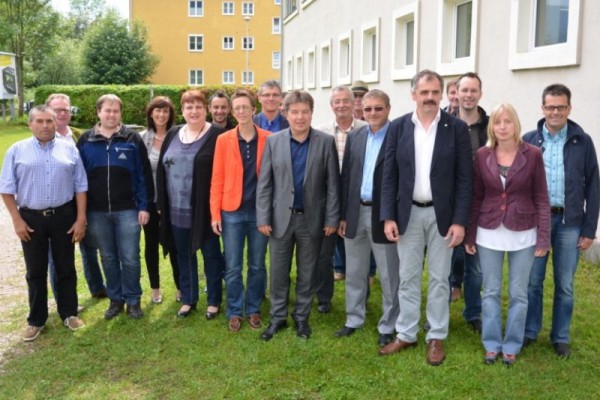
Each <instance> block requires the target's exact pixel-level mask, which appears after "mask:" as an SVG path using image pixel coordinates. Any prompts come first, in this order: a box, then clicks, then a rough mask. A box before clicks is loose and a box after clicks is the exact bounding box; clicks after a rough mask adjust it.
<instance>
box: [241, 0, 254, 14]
mask: <svg viewBox="0 0 600 400" xmlns="http://www.w3.org/2000/svg"><path fill="white" fill-rule="evenodd" d="M242 15H254V3H252V2H246V1H245V2H243V3H242Z"/></svg>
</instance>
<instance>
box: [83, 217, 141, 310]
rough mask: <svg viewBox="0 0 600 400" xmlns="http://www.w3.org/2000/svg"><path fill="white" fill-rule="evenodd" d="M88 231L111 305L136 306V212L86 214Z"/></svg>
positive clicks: (137, 228) (137, 289)
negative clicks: (120, 303) (102, 272)
mask: <svg viewBox="0 0 600 400" xmlns="http://www.w3.org/2000/svg"><path fill="white" fill-rule="evenodd" d="M88 230H89V234H90V235H91V236H92V240H93V243H95V244H96V245H97V246H98V249H99V250H100V258H101V260H102V267H103V268H104V276H105V277H106V291H107V293H108V297H109V298H110V299H111V300H113V301H124V302H125V303H127V304H129V305H132V304H137V303H139V302H140V298H141V296H142V287H141V285H140V273H141V271H140V268H141V267H140V231H141V228H140V225H139V223H138V212H137V210H125V211H115V212H98V211H90V212H88Z"/></svg>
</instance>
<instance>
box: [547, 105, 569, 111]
mask: <svg viewBox="0 0 600 400" xmlns="http://www.w3.org/2000/svg"><path fill="white" fill-rule="evenodd" d="M543 108H544V110H546V111H549V112H554V111H560V112H565V111H567V109H568V108H569V106H564V105H563V106H543Z"/></svg>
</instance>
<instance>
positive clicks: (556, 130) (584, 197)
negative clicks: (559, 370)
mask: <svg viewBox="0 0 600 400" xmlns="http://www.w3.org/2000/svg"><path fill="white" fill-rule="evenodd" d="M542 112H543V114H544V118H542V119H541V120H540V121H539V122H538V126H537V129H536V130H534V131H531V132H529V133H527V134H526V135H525V136H524V137H523V140H524V141H525V142H528V143H531V144H533V145H535V146H538V147H541V149H542V152H543V155H544V165H545V167H546V180H547V182H548V192H549V195H550V211H551V213H552V219H551V226H550V228H551V245H552V264H553V267H554V303H553V308H552V330H551V331H550V340H551V342H552V346H553V347H554V352H555V353H556V355H558V356H559V357H564V358H568V357H569V356H570V355H571V349H570V345H569V343H570V342H571V335H570V330H571V319H572V316H573V303H574V300H573V280H574V278H575V272H576V271H577V264H578V262H579V251H580V250H587V249H588V248H589V247H590V246H591V245H592V242H593V241H594V238H595V237H596V228H597V227H598V213H599V208H600V184H599V183H600V181H599V178H598V160H597V158H596V151H595V148H594V143H593V142H592V138H591V137H590V136H589V135H588V134H586V133H585V132H584V131H583V128H581V127H580V126H579V125H577V124H576V123H575V122H573V121H571V120H570V119H569V114H570V113H571V91H570V90H569V88H567V87H566V86H565V85H562V84H552V85H550V86H548V87H546V88H545V89H544V91H543V93H542ZM548 254H549V253H548ZM548 254H547V255H546V256H545V257H539V258H536V259H535V261H534V264H533V269H532V270H531V276H530V279H529V289H528V300H529V307H528V310H527V320H526V323H525V340H524V343H523V345H524V346H527V345H529V344H531V343H532V342H533V341H535V340H536V339H537V336H538V334H539V332H540V329H541V327H542V311H543V292H544V278H545V277H546V264H547V262H548Z"/></svg>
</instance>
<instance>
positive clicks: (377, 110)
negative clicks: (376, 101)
mask: <svg viewBox="0 0 600 400" xmlns="http://www.w3.org/2000/svg"><path fill="white" fill-rule="evenodd" d="M384 108H385V107H381V106H377V107H365V108H363V112H366V113H368V112H371V111H375V112H382V111H383V109H384Z"/></svg>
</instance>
